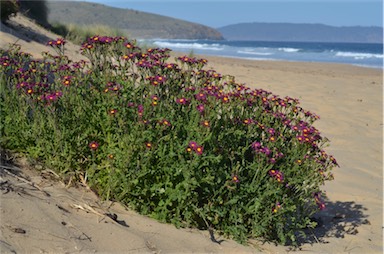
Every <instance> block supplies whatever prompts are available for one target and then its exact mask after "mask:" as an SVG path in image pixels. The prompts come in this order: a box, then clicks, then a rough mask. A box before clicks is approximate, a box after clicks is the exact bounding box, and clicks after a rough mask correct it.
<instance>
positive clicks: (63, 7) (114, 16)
mask: <svg viewBox="0 0 384 254" xmlns="http://www.w3.org/2000/svg"><path fill="white" fill-rule="evenodd" d="M47 6H48V10H49V14H48V21H49V22H50V23H54V22H60V23H62V24H71V23H72V24H79V25H90V26H91V25H95V24H102V25H107V26H110V27H114V28H118V29H120V30H122V31H124V32H126V33H127V34H128V35H129V36H130V37H132V38H137V39H145V38H167V39H211V40H220V39H223V37H222V36H221V34H220V32H218V31H217V30H215V29H213V28H210V27H207V26H204V25H200V24H196V23H192V22H187V21H183V20H179V19H175V18H170V17H166V16H162V15H156V14H150V13H146V12H141V11H135V10H130V9H121V8H114V7H109V6H106V5H102V4H96V3H89V2H77V1H76V2H75V1H47Z"/></svg>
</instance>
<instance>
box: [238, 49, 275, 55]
mask: <svg viewBox="0 0 384 254" xmlns="http://www.w3.org/2000/svg"><path fill="white" fill-rule="evenodd" d="M237 53H239V54H249V55H258V56H270V55H273V53H268V52H256V51H248V50H238V51H237Z"/></svg>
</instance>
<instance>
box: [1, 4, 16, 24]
mask: <svg viewBox="0 0 384 254" xmlns="http://www.w3.org/2000/svg"><path fill="white" fill-rule="evenodd" d="M0 7H1V8H0V9H1V22H5V21H7V20H8V19H9V17H11V16H13V15H16V13H17V12H18V11H19V2H18V1H17V0H4V1H0Z"/></svg>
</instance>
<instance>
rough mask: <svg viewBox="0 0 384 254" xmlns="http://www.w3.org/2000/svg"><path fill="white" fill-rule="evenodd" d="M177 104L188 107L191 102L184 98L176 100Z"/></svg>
mask: <svg viewBox="0 0 384 254" xmlns="http://www.w3.org/2000/svg"><path fill="white" fill-rule="evenodd" d="M176 103H177V104H180V105H188V104H189V100H188V99H186V98H184V97H183V98H179V99H176Z"/></svg>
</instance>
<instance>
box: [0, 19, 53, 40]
mask: <svg viewBox="0 0 384 254" xmlns="http://www.w3.org/2000/svg"><path fill="white" fill-rule="evenodd" d="M0 30H1V31H2V32H4V33H8V34H11V35H13V36H15V37H17V38H19V39H20V40H25V41H27V42H31V41H35V42H38V43H42V44H46V43H47V42H48V41H50V40H51V38H49V37H47V36H45V35H43V34H42V33H40V32H39V31H36V30H34V29H33V28H31V27H26V26H23V25H21V24H19V23H17V22H15V21H13V20H12V19H10V20H8V21H7V22H6V23H1V25H0Z"/></svg>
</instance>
